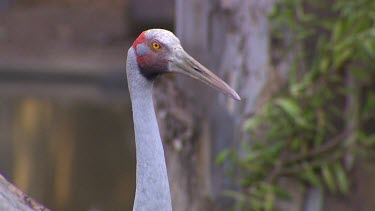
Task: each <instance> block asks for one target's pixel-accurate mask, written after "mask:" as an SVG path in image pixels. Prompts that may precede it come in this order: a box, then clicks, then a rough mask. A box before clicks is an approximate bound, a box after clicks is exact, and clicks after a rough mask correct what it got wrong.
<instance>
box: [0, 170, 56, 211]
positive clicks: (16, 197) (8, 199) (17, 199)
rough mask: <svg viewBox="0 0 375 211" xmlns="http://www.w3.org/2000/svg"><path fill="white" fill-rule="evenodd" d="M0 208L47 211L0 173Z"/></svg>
mask: <svg viewBox="0 0 375 211" xmlns="http://www.w3.org/2000/svg"><path fill="white" fill-rule="evenodd" d="M0 210H7V211H49V209H47V208H45V207H44V206H43V205H41V204H39V203H38V202H36V201H35V200H34V199H32V198H31V197H29V196H28V195H26V194H25V193H24V192H23V191H21V190H20V189H18V188H17V187H16V186H14V185H13V184H11V183H10V182H8V181H7V180H6V179H5V178H4V177H3V176H2V175H1V174H0Z"/></svg>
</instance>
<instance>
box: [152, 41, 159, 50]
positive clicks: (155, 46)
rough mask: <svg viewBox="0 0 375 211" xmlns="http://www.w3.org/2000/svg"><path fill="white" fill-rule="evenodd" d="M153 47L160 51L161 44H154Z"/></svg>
mask: <svg viewBox="0 0 375 211" xmlns="http://www.w3.org/2000/svg"><path fill="white" fill-rule="evenodd" d="M152 47H153V48H154V49H160V47H161V46H160V44H159V43H157V42H154V43H152Z"/></svg>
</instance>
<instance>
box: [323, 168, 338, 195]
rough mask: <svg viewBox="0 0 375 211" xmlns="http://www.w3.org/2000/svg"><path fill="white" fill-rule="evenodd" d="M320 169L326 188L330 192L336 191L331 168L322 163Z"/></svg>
mask: <svg viewBox="0 0 375 211" xmlns="http://www.w3.org/2000/svg"><path fill="white" fill-rule="evenodd" d="M321 169H322V176H323V180H324V182H325V183H326V185H327V187H328V189H329V190H330V191H331V192H336V185H335V178H334V176H333V174H332V171H331V169H330V168H329V166H328V165H327V164H325V165H323V166H322V168H321Z"/></svg>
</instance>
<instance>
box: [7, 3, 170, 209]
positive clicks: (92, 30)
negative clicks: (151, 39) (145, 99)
mask: <svg viewBox="0 0 375 211" xmlns="http://www.w3.org/2000/svg"><path fill="white" fill-rule="evenodd" d="M156 3H157V4H158V5H159V6H158V7H156V5H155V4H156ZM150 5H151V6H152V5H154V6H152V7H150ZM145 10H147V11H148V12H144V11H145ZM130 11H131V12H130ZM173 14H174V5H173V0H163V1H158V2H157V1H132V0H110V1H103V0H89V1H87V0H78V1H76V0H63V1H60V0H53V1H50V0H1V1H0V172H1V174H3V175H4V176H5V177H6V178H8V179H10V180H11V181H12V182H13V183H15V184H16V185H17V186H19V187H20V188H21V189H22V190H24V191H25V192H27V193H28V194H30V195H31V196H33V197H35V198H36V199H37V200H39V201H41V202H42V203H43V204H45V205H46V206H47V207H50V208H52V209H53V210H131V207H132V203H133V198H134V193H133V192H134V190H135V184H134V182H135V160H134V159H135V154H134V150H135V148H134V138H133V125H132V120H131V108H130V101H129V100H130V99H129V96H128V91H127V85H126V76H125V61H126V52H127V49H128V48H129V46H130V45H131V43H132V41H133V40H134V39H135V36H136V35H137V34H139V32H140V31H142V30H143V29H145V28H148V27H152V26H154V27H155V26H163V27H167V28H169V29H173V16H174V15H173ZM156 16H157V17H159V18H155V17H156Z"/></svg>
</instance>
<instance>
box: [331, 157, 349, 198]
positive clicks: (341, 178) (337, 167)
mask: <svg viewBox="0 0 375 211" xmlns="http://www.w3.org/2000/svg"><path fill="white" fill-rule="evenodd" d="M333 169H334V171H335V174H336V178H337V185H338V188H339V190H340V192H341V193H343V194H347V193H349V182H348V178H347V176H346V173H345V171H344V168H343V167H342V164H340V163H335V164H334V165H333Z"/></svg>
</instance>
